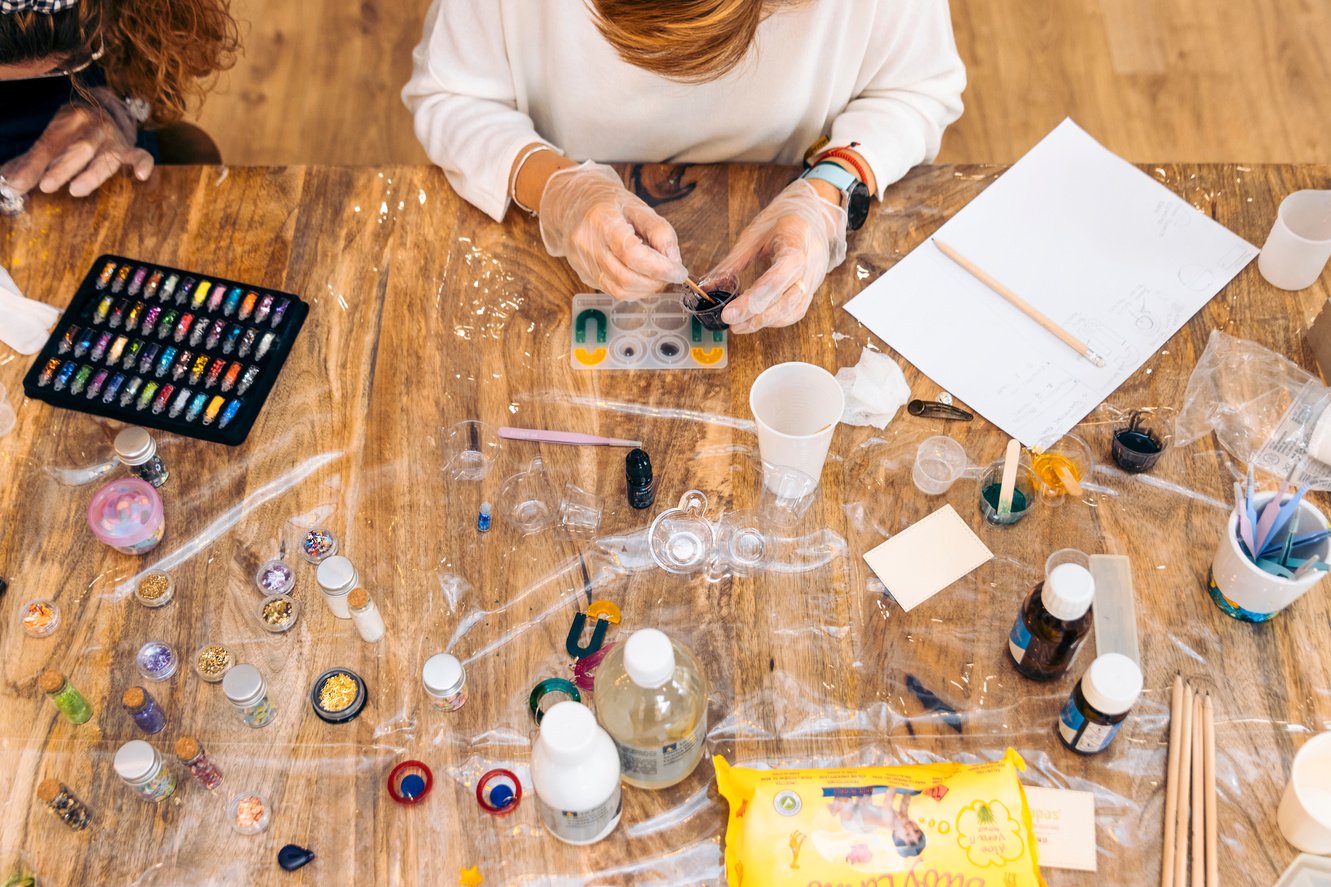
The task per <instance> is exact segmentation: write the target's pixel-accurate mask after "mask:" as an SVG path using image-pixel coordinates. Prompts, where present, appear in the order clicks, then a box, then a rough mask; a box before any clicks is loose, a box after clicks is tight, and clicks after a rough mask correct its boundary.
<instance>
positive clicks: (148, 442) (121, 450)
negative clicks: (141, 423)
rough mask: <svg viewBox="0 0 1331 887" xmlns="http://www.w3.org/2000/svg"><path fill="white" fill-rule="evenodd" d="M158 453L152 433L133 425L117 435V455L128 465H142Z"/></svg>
mask: <svg viewBox="0 0 1331 887" xmlns="http://www.w3.org/2000/svg"><path fill="white" fill-rule="evenodd" d="M156 454H157V444H156V443H154V442H153V438H152V435H151V434H149V433H148V432H147V431H145V430H144V429H142V428H140V427H138V426H137V425H131V426H130V427H128V428H126V429H124V430H123V431H121V432H120V433H119V434H117V435H116V456H117V457H118V458H119V459H120V461H121V462H123V463H124V464H126V465H128V466H131V467H133V466H135V465H142V464H143V463H145V462H147V461H148V460H149V459H151V458H152V457H153V456H154V455H156Z"/></svg>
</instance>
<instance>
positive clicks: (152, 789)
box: [112, 739, 176, 803]
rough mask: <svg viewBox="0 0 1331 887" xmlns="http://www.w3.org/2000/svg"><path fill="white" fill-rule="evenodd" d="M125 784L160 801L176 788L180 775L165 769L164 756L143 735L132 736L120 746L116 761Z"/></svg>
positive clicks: (147, 797)
mask: <svg viewBox="0 0 1331 887" xmlns="http://www.w3.org/2000/svg"><path fill="white" fill-rule="evenodd" d="M112 766H114V767H115V771H116V775H117V776H119V777H120V778H121V780H122V781H123V782H124V783H125V785H127V786H129V787H130V788H132V789H134V791H136V792H138V794H139V797H141V798H143V799H144V800H145V801H152V802H153V803H156V802H158V801H161V800H163V799H164V798H168V797H170V796H171V793H172V792H174V791H175V790H176V777H175V776H173V775H172V773H171V771H170V770H163V769H162V757H161V755H159V754H157V749H155V748H153V747H152V746H151V745H149V744H148V743H146V742H144V741H143V740H142V739H132V740H130V741H129V742H126V743H125V744H124V745H122V746H120V749H119V750H118V751H117V752H116V757H115V761H114V763H113V765H112Z"/></svg>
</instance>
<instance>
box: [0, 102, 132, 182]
mask: <svg viewBox="0 0 1331 887" xmlns="http://www.w3.org/2000/svg"><path fill="white" fill-rule="evenodd" d="M92 92H93V96H94V98H96V100H97V103H96V104H90V103H88V102H84V101H76V102H71V103H70V104H68V105H66V106H65V107H63V108H61V109H60V110H59V111H57V112H56V115H55V116H54V117H53V118H51V122H50V123H49V124H47V126H46V130H45V131H44V132H43V133H42V135H41V137H40V138H39V139H37V141H36V143H34V144H33V146H32V147H31V148H29V149H28V151H27V152H26V153H24V154H20V155H19V156H18V157H15V158H14V159H13V160H11V161H9V162H8V163H6V164H5V165H4V166H2V167H0V176H4V178H5V180H6V182H7V184H8V185H9V187H10V188H12V189H13V190H14V191H16V192H18V193H19V194H24V193H26V192H28V191H31V190H32V189H33V188H40V189H41V190H42V191H44V192H46V193H48V194H50V193H52V192H54V191H58V190H60V189H61V188H63V187H65V186H66V185H68V186H69V193H70V194H71V195H72V196H74V197H86V196H87V195H89V194H91V193H92V192H93V191H96V190H97V188H98V187H100V186H101V185H102V183H103V182H105V181H106V180H107V179H109V178H111V176H113V175H115V174H116V173H117V172H119V171H120V169H121V168H122V167H126V166H128V167H129V168H130V169H132V170H133V172H134V178H136V179H138V180H139V181H144V180H146V179H147V178H148V176H149V175H150V174H151V173H152V170H153V158H152V155H151V154H149V153H148V152H147V151H144V150H143V149H142V148H136V147H135V146H134V142H135V140H136V139H137V137H138V127H137V124H136V123H135V122H134V120H133V118H132V117H130V115H129V112H128V111H126V110H125V108H124V103H123V102H121V101H120V100H119V99H118V98H117V97H116V96H115V94H114V93H112V92H111V91H110V90H109V89H106V88H105V87H97V88H96V89H94V90H93V91H92Z"/></svg>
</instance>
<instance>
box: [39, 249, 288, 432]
mask: <svg viewBox="0 0 1331 887" xmlns="http://www.w3.org/2000/svg"><path fill="white" fill-rule="evenodd" d="M309 310H310V309H309V306H308V305H306V304H305V303H304V302H303V301H301V300H300V299H299V298H298V297H297V296H295V295H292V294H291V293H282V292H278V291H276V290H269V289H262V288H260V287H255V286H251V285H249V284H244V283H238V282H236V281H234V280H222V279H221V278H218V277H205V276H204V275H202V274H197V273H194V272H190V271H182V270H179V269H176V268H167V267H165V266H162V265H150V264H147V263H145V262H139V261H136V260H133V259H126V258H123V257H121V256H102V257H101V258H99V259H98V260H97V261H96V262H95V263H93V267H92V270H90V271H89V272H88V275H87V277H85V278H84V279H83V283H82V284H80V285H79V288H78V291H77V292H76V293H75V294H74V300H73V301H72V302H71V303H70V305H69V307H68V308H67V309H65V313H64V315H62V316H61V318H60V321H59V323H58V324H57V325H56V328H55V332H54V333H52V335H51V338H50V339H48V340H47V342H46V345H45V346H43V347H42V350H41V352H40V353H39V354H38V355H37V360H36V362H35V363H34V364H33V365H32V369H30V370H28V375H27V376H26V377H25V378H24V380H23V390H24V393H26V394H27V395H28V397H31V398H33V399H35V400H43V401H46V402H47V403H49V404H52V405H54V406H57V407H63V408H65V409H68V410H76V411H78V412H81V413H92V414H94V415H97V416H106V417H107V418H110V419H118V420H120V421H122V422H129V423H131V424H134V425H145V426H148V427H150V428H160V429H162V430H163V431H170V432H173V433H175V434H180V435H184V436H185V437H194V438H198V439H200V440H208V441H214V442H217V443H224V444H231V445H235V444H238V443H240V442H242V441H243V440H244V439H245V437H246V435H248V434H249V432H250V428H251V427H252V426H253V425H254V420H255V419H257V418H258V416H259V410H260V408H262V406H263V404H264V401H265V400H266V399H267V398H268V393H269V391H271V390H272V387H273V383H274V382H276V381H277V376H278V373H280V372H281V370H282V365H283V364H284V363H285V362H286V358H287V355H288V354H289V353H290V351H291V346H292V345H293V344H294V343H295V341H296V335H297V333H299V332H300V328H301V326H302V325H303V324H304V323H305V316H306V315H307V314H308V313H309Z"/></svg>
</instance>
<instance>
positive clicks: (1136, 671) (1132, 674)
mask: <svg viewBox="0 0 1331 887" xmlns="http://www.w3.org/2000/svg"><path fill="white" fill-rule="evenodd" d="M1141 692H1142V670H1141V668H1140V667H1138V665H1137V663H1135V662H1133V661H1132V660H1131V659H1129V658H1128V657H1127V656H1124V655H1123V654H1122V653H1106V654H1104V655H1103V656H1098V657H1096V660H1095V661H1094V662H1092V663H1091V667H1090V668H1088V669H1086V674H1084V675H1082V678H1081V693H1082V695H1083V696H1085V697H1086V701H1087V702H1089V703H1090V704H1091V707H1093V708H1094V709H1095V710H1096V711H1099V712H1103V713H1104V714H1107V715H1118V714H1122V713H1123V712H1125V711H1127V710H1128V709H1130V708H1132V706H1133V703H1135V702H1136V701H1137V697H1138V696H1140V695H1141Z"/></svg>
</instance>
